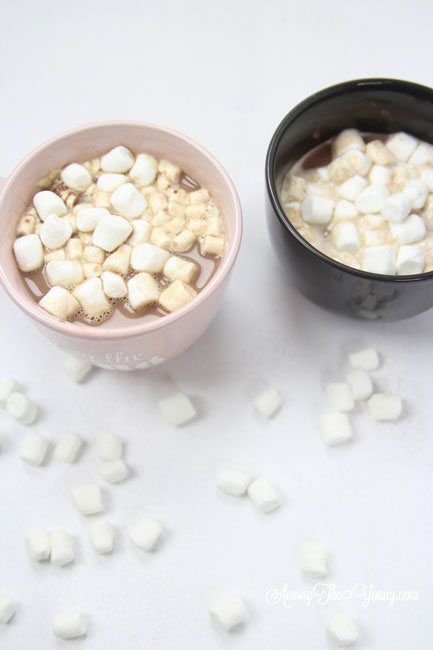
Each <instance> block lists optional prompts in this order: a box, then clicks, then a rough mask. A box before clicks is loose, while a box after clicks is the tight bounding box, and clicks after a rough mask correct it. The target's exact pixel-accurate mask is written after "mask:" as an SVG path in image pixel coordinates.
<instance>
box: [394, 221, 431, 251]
mask: <svg viewBox="0 0 433 650" xmlns="http://www.w3.org/2000/svg"><path fill="white" fill-rule="evenodd" d="M389 229H390V231H391V236H392V237H393V238H394V239H396V240H397V241H398V243H399V244H401V245H404V244H415V243H416V242H419V241H421V240H423V239H424V237H425V235H426V232H427V230H426V227H425V223H424V221H423V220H422V219H421V217H419V216H418V215H417V214H410V215H409V216H408V217H407V218H406V219H405V220H404V221H403V223H390V224H389Z"/></svg>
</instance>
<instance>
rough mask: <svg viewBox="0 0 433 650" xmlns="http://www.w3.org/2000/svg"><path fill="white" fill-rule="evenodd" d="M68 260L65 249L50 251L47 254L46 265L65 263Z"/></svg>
mask: <svg viewBox="0 0 433 650" xmlns="http://www.w3.org/2000/svg"><path fill="white" fill-rule="evenodd" d="M65 260H66V253H65V249H64V248H58V249H57V250H53V251H50V252H49V253H45V263H46V264H48V262H64V261H65Z"/></svg>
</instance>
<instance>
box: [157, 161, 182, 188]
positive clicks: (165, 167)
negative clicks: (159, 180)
mask: <svg viewBox="0 0 433 650" xmlns="http://www.w3.org/2000/svg"><path fill="white" fill-rule="evenodd" d="M158 171H159V172H161V174H164V176H165V177H166V178H167V179H168V180H169V181H170V183H178V182H179V181H180V177H181V175H182V170H181V168H180V167H179V166H178V165H175V163H172V162H170V161H169V160H160V161H159V165H158Z"/></svg>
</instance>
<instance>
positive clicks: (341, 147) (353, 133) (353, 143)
mask: <svg viewBox="0 0 433 650" xmlns="http://www.w3.org/2000/svg"><path fill="white" fill-rule="evenodd" d="M349 149H358V150H359V151H364V150H365V142H364V140H363V139H362V136H361V134H360V133H359V131H357V130H356V129H344V131H341V133H339V134H338V135H337V137H336V138H335V140H334V142H333V150H334V155H335V156H341V155H342V154H343V153H345V152H346V151H348V150H349Z"/></svg>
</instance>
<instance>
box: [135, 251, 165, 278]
mask: <svg viewBox="0 0 433 650" xmlns="http://www.w3.org/2000/svg"><path fill="white" fill-rule="evenodd" d="M169 255H170V254H169V253H168V252H167V251H165V250H163V249H162V248H158V246H154V245H153V244H138V246H135V248H133V249H132V252H131V266H132V268H133V269H134V271H147V272H148V273H159V272H160V271H162V269H163V267H164V264H165V263H166V261H167V260H168V258H169Z"/></svg>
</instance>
